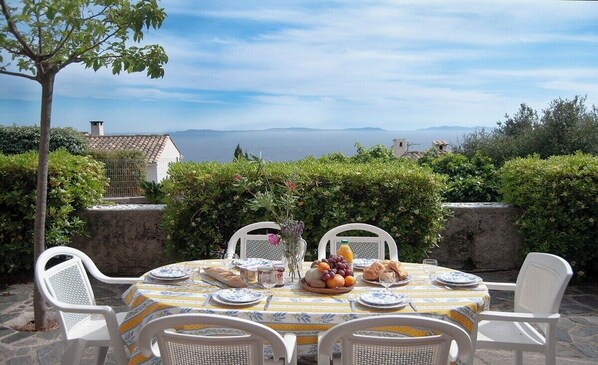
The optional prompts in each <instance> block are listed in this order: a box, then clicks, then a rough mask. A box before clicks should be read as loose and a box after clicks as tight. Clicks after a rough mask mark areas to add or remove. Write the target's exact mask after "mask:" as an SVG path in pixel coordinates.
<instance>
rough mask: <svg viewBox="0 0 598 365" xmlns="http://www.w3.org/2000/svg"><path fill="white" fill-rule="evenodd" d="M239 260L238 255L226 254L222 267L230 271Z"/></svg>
mask: <svg viewBox="0 0 598 365" xmlns="http://www.w3.org/2000/svg"><path fill="white" fill-rule="evenodd" d="M238 259H239V255H237V254H236V253H234V252H227V253H226V256H225V257H224V267H225V268H226V269H227V270H230V269H232V268H233V266H235V261H236V260H238Z"/></svg>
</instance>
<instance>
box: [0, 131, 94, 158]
mask: <svg viewBox="0 0 598 365" xmlns="http://www.w3.org/2000/svg"><path fill="white" fill-rule="evenodd" d="M39 133H40V129H39V126H17V125H13V126H3V125H0V153H4V154H5V155H15V154H20V153H25V152H28V151H39ZM59 148H64V149H66V150H67V151H68V152H70V153H72V154H74V155H81V154H83V153H84V152H85V151H86V150H87V141H86V140H85V137H83V135H82V134H81V132H78V131H77V130H75V129H73V128H51V129H50V151H55V150H57V149H59Z"/></svg>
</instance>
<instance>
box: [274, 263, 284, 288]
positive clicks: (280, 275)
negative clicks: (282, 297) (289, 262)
mask: <svg viewBox="0 0 598 365" xmlns="http://www.w3.org/2000/svg"><path fill="white" fill-rule="evenodd" d="M274 271H276V285H274V286H275V287H277V288H278V287H281V286H284V265H283V264H274Z"/></svg>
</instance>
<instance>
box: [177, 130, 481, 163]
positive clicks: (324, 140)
mask: <svg viewBox="0 0 598 365" xmlns="http://www.w3.org/2000/svg"><path fill="white" fill-rule="evenodd" d="M476 129H477V128H467V127H437V128H429V129H418V130H404V131H391V130H383V129H377V128H360V129H337V130H326V129H308V128H284V129H266V130H250V131H216V130H188V131H182V132H172V133H170V136H171V138H172V140H173V141H174V143H175V144H176V146H177V147H178V149H179V150H180V151H181V153H182V155H183V161H195V162H204V161H215V162H221V163H222V162H231V161H232V160H233V156H234V151H235V148H236V147H237V145H239V146H240V147H241V149H242V150H243V152H247V153H248V154H253V155H255V156H260V157H261V158H263V159H264V160H266V161H295V160H300V159H303V158H305V157H308V156H313V157H320V156H322V155H326V154H329V153H333V152H340V153H343V154H344V155H346V156H353V155H355V153H356V152H357V147H356V144H357V143H359V144H360V145H362V146H364V147H372V146H374V145H377V144H381V145H384V146H386V147H389V148H390V147H392V145H393V140H394V139H402V138H404V139H406V140H407V144H408V146H409V151H425V150H427V149H429V148H431V147H432V141H434V140H442V141H446V142H448V143H449V149H450V147H451V146H456V145H458V144H459V143H461V142H462V141H463V136H464V135H466V134H470V133H473V132H474V131H475V130H476Z"/></svg>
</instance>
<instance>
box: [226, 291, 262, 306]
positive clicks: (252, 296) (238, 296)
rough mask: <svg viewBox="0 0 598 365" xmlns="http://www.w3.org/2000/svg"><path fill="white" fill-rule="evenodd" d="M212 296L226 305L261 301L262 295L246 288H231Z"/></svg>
mask: <svg viewBox="0 0 598 365" xmlns="http://www.w3.org/2000/svg"><path fill="white" fill-rule="evenodd" d="M214 296H215V297H217V298H218V299H221V300H223V301H225V302H227V303H249V302H255V301H256V300H258V301H259V300H261V299H262V298H263V297H264V293H262V292H260V291H257V290H253V289H247V288H233V289H224V290H219V291H217V292H216V293H215V294H214Z"/></svg>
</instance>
